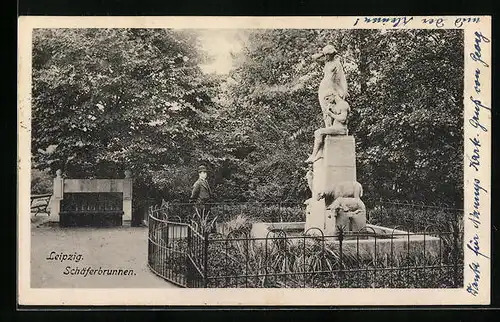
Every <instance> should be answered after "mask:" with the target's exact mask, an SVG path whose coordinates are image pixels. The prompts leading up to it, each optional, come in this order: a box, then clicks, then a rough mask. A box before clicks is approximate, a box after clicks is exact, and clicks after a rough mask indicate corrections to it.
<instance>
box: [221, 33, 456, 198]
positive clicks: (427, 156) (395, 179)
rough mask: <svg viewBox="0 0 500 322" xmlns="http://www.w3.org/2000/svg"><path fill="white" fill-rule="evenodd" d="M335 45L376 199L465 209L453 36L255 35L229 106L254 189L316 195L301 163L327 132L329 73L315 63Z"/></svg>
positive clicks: (363, 178)
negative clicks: (324, 98) (321, 101)
mask: <svg viewBox="0 0 500 322" xmlns="http://www.w3.org/2000/svg"><path fill="white" fill-rule="evenodd" d="M329 43H330V44H334V45H335V46H336V47H337V48H338V49H339V51H340V52H341V53H342V59H343V62H344V66H345V69H346V73H347V77H348V83H349V88H350V94H351V96H350V98H349V99H348V101H349V103H350V104H351V107H352V111H353V115H352V116H351V119H350V126H349V127H350V129H351V133H353V135H354V136H355V138H356V141H357V163H358V180H359V181H360V182H362V183H363V185H364V186H365V188H366V192H367V194H368V196H369V197H371V198H378V197H389V198H401V199H404V200H407V201H409V200H416V199H419V198H420V199H421V200H425V201H427V202H440V203H451V204H457V205H460V204H461V200H463V197H462V178H461V172H462V157H461V154H462V150H463V149H462V146H463V138H462V136H461V134H460V133H461V132H462V116H461V115H462V114H461V113H462V103H461V102H462V88H463V85H462V84H461V79H462V77H461V75H462V74H463V58H462V54H461V53H462V52H463V50H461V48H462V47H461V46H462V44H463V35H462V33H461V31H453V30H447V31H441V30H405V31H387V32H384V31H381V30H259V31H256V32H252V33H251V35H250V37H249V42H248V44H247V46H246V48H245V49H244V51H243V52H242V53H241V55H240V57H239V64H238V66H237V68H236V69H235V71H234V72H233V74H232V75H231V76H232V82H231V83H228V84H227V86H226V88H227V90H226V91H225V104H223V105H224V106H225V109H226V113H227V114H228V115H232V116H231V117H232V118H236V119H238V122H239V124H240V126H239V128H240V129H243V130H242V131H243V133H245V135H247V136H248V137H249V140H250V142H251V143H250V145H252V146H253V149H252V150H251V151H250V152H249V153H248V154H247V155H246V156H242V159H243V160H245V161H246V162H248V163H249V165H250V166H249V167H247V169H246V170H245V171H242V172H240V173H239V174H240V176H243V177H245V178H246V180H247V182H250V181H251V180H250V178H257V179H258V180H259V185H258V186H260V191H259V192H257V191H253V192H252V191H248V193H249V194H250V195H253V196H255V195H257V198H261V199H265V198H268V197H270V196H271V197H274V198H278V199H286V198H291V199H295V198H299V199H304V198H306V197H307V194H308V191H307V188H306V186H305V182H304V180H303V175H304V171H303V170H302V169H303V163H302V160H304V159H305V158H306V157H307V154H308V153H310V149H311V145H312V133H313V131H314V130H315V129H316V128H318V127H319V126H321V119H320V110H319V105H318V103H317V96H316V95H317V94H316V91H317V86H318V84H319V80H320V77H321V72H322V70H321V66H320V65H318V64H317V63H315V62H313V61H312V60H310V59H309V58H308V57H310V55H311V54H313V53H315V52H317V51H319V50H320V49H321V48H322V47H323V46H324V45H326V44H329ZM266 187H267V188H266ZM250 190H251V189H250Z"/></svg>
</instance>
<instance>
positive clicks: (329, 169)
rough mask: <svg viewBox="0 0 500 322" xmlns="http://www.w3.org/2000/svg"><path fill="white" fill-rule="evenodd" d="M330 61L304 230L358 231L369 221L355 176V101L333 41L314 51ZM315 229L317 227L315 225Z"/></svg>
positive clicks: (324, 81)
mask: <svg viewBox="0 0 500 322" xmlns="http://www.w3.org/2000/svg"><path fill="white" fill-rule="evenodd" d="M313 58H315V59H322V60H324V62H325V66H324V68H323V79H322V80H321V83H320V85H319V89H318V98H319V103H320V106H321V110H322V113H323V121H324V127H323V128H320V129H318V130H316V131H315V132H314V145H313V151H312V154H311V155H310V156H309V158H308V159H307V160H306V162H307V163H309V164H310V168H309V171H308V173H307V175H306V177H307V180H308V184H309V187H310V189H311V193H312V198H311V199H310V201H309V202H308V207H309V210H308V214H307V215H306V224H305V231H308V229H309V228H313V227H316V228H319V229H320V230H321V231H322V232H323V234H324V235H330V236H331V235H334V234H336V233H337V226H343V227H344V230H345V231H359V230H360V229H361V228H364V225H365V224H366V209H365V206H364V204H363V202H362V201H361V199H360V198H361V197H362V194H363V189H362V187H361V185H360V184H359V183H358V182H357V180H356V151H355V142H354V137H353V136H350V135H349V130H348V128H347V125H348V119H349V115H350V112H351V110H350V106H349V104H348V103H347V101H346V100H345V99H346V98H347V97H348V96H349V95H348V91H347V80H346V77H345V73H344V68H343V66H342V63H341V61H340V57H339V55H338V52H337V50H336V49H335V47H333V46H331V45H328V46H326V47H325V48H323V50H322V52H321V53H319V54H316V55H314V56H313ZM310 231H311V232H312V233H314V232H317V230H316V229H313V230H310Z"/></svg>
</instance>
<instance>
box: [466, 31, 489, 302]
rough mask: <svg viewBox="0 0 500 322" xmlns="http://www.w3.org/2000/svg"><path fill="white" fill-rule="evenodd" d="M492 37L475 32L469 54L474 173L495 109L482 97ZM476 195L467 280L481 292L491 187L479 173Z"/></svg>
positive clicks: (474, 290)
mask: <svg viewBox="0 0 500 322" xmlns="http://www.w3.org/2000/svg"><path fill="white" fill-rule="evenodd" d="M489 42H490V40H489V39H488V38H487V37H486V36H484V35H483V34H482V33H481V32H480V31H476V32H474V42H473V48H472V50H471V52H470V54H469V58H470V59H471V61H472V63H473V64H474V66H475V68H474V74H473V78H472V79H473V84H472V85H473V88H474V93H473V95H471V96H470V97H469V101H468V102H469V104H468V105H467V104H466V108H467V107H468V106H469V107H470V108H471V109H472V117H471V118H469V122H468V123H469V125H470V126H471V127H472V128H473V131H472V136H471V137H468V140H467V141H466V142H468V143H469V145H468V146H469V148H468V149H469V150H468V153H466V157H467V159H468V161H469V164H468V165H469V168H471V169H473V170H474V172H473V173H477V172H479V171H480V169H481V153H482V152H481V148H482V144H481V136H480V134H481V133H485V132H488V128H487V127H486V125H485V122H484V117H483V115H484V113H486V112H491V109H490V108H489V107H488V106H486V104H484V103H483V101H482V100H481V99H482V98H481V75H482V70H483V69H484V68H489V67H490V66H489V64H488V63H487V62H486V61H485V60H484V57H483V56H484V52H483V45H484V44H488V43H489ZM472 191H473V195H472V196H471V197H472V201H473V202H472V210H470V211H469V213H468V215H467V219H468V221H469V222H470V223H472V228H473V232H472V235H471V237H469V238H467V239H466V240H468V241H467V243H466V251H468V252H471V253H472V254H473V257H472V258H473V259H472V261H471V262H470V263H469V264H468V266H467V267H468V268H469V269H470V271H471V272H472V279H471V280H469V281H466V291H467V292H468V293H469V294H471V295H472V296H477V295H478V294H479V291H480V280H481V270H480V267H481V266H480V264H479V259H480V258H486V259H489V257H488V255H486V254H484V252H483V251H482V250H481V237H480V234H479V229H480V227H481V212H480V209H481V207H480V205H481V202H482V201H481V196H482V195H486V194H488V191H487V190H486V189H485V188H484V187H483V185H481V181H480V179H478V178H477V177H475V178H474V180H473V190H472Z"/></svg>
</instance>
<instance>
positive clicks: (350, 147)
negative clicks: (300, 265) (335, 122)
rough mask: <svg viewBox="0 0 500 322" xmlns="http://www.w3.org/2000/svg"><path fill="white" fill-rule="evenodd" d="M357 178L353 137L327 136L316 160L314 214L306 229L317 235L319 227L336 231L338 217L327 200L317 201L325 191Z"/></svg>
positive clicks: (311, 211) (324, 231)
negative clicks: (327, 206) (333, 185)
mask: <svg viewBox="0 0 500 322" xmlns="http://www.w3.org/2000/svg"><path fill="white" fill-rule="evenodd" d="M345 181H356V145H355V142H354V137H353V136H347V135H341V136H338V135H337V136H332V135H327V136H326V137H325V139H324V145H323V149H322V152H321V155H320V157H319V158H318V159H317V160H316V161H315V162H314V163H313V182H312V186H313V187H312V199H311V203H310V214H309V215H308V216H307V217H306V225H305V230H309V231H310V232H311V233H312V234H317V233H318V231H317V229H311V228H318V229H319V230H321V232H323V234H325V235H333V234H335V232H336V222H335V216H334V215H333V214H332V212H331V211H329V210H327V209H326V206H325V200H324V199H321V200H317V199H318V194H320V193H322V192H324V191H325V189H327V188H328V187H330V186H331V185H332V184H335V183H337V182H345Z"/></svg>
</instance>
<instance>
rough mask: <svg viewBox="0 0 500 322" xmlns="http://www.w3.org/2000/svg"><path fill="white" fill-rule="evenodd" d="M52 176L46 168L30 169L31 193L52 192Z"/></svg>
mask: <svg viewBox="0 0 500 322" xmlns="http://www.w3.org/2000/svg"><path fill="white" fill-rule="evenodd" d="M52 184H53V178H52V176H51V175H50V173H49V171H48V170H38V169H31V193H32V194H45V193H51V192H52Z"/></svg>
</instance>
